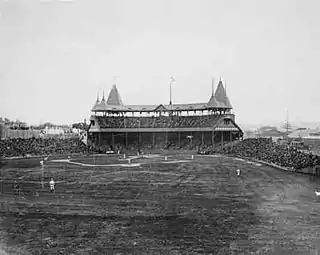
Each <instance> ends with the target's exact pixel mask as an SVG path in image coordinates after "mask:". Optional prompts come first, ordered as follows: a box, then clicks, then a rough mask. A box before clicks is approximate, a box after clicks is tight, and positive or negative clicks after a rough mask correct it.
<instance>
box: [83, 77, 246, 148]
mask: <svg viewBox="0 0 320 255" xmlns="http://www.w3.org/2000/svg"><path fill="white" fill-rule="evenodd" d="M242 137H243V131H242V130H241V128H240V127H239V126H238V125H237V124H236V122H235V114H234V113H233V112H232V105H231V103H230V100H229V98H228V96H227V93H226V90H225V88H224V86H223V83H222V81H221V80H220V81H219V84H218V86H217V89H216V91H215V93H214V91H212V95H211V97H210V98H209V100H208V101H207V102H202V103H192V104H172V103H171V100H170V103H169V104H159V105H125V104H124V103H123V101H122V100H121V96H120V94H119V91H118V89H117V87H116V86H115V85H113V87H112V89H111V91H110V93H109V96H108V98H107V100H105V97H104V95H103V97H102V99H101V100H100V99H99V97H97V101H96V103H95V104H94V106H93V108H92V116H91V119H90V127H89V135H88V141H89V143H90V144H91V145H92V146H94V147H98V148H104V149H107V150H108V149H111V150H113V151H116V150H121V149H123V148H130V147H134V148H138V150H142V149H151V148H175V149H181V148H188V149H191V148H197V147H198V148H199V146H212V145H217V144H224V143H227V142H231V141H235V140H239V139H241V138H242Z"/></svg>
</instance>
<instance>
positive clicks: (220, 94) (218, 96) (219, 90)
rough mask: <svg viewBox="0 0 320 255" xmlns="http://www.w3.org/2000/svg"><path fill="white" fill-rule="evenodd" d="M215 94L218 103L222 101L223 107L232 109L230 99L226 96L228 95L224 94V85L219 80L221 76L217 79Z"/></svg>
mask: <svg viewBox="0 0 320 255" xmlns="http://www.w3.org/2000/svg"><path fill="white" fill-rule="evenodd" d="M215 96H216V99H217V100H218V101H219V102H220V103H222V104H223V105H224V107H225V108H230V109H232V105H231V103H230V100H229V98H228V96H227V94H226V91H225V89H224V87H223V83H222V81H221V78H220V81H219V84H218V87H217V90H216V93H215Z"/></svg>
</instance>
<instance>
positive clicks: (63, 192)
mask: <svg viewBox="0 0 320 255" xmlns="http://www.w3.org/2000/svg"><path fill="white" fill-rule="evenodd" d="M120 159H121V157H120V156H97V157H96V158H95V159H94V162H95V163H96V164H98V163H99V164H101V165H102V164H117V163H119V164H123V163H126V162H124V161H123V160H120ZM71 160H72V161H74V162H82V163H88V164H92V163H93V158H92V157H84V156H82V157H80V156H79V158H72V159H71ZM171 160H187V162H183V163H168V162H165V163H164V162H163V157H162V158H150V159H138V160H136V162H138V163H143V164H141V165H140V166H137V167H130V166H128V167H120V166H99V167H98V166H96V167H91V166H79V165H72V164H67V163H60V162H49V163H48V164H47V165H46V167H45V171H44V176H45V180H46V187H45V189H41V185H40V180H41V178H40V177H41V168H40V166H39V165H38V160H37V159H29V160H20V161H19V160H16V161H14V162H10V163H9V164H7V165H6V166H4V167H3V169H2V173H3V179H4V183H5V185H4V187H3V190H4V194H3V195H2V197H1V203H2V204H1V229H2V239H3V244H4V246H5V247H6V248H7V250H10V251H12V254H15V253H14V252H15V251H16V252H17V251H18V250H20V251H23V253H22V254H28V253H30V254H41V252H42V254H130V253H131V254H133V253H134V254H201V253H205V254H231V253H232V252H234V253H235V254H280V253H281V254H310V252H312V250H315V248H316V243H317V241H319V240H320V238H319V233H318V232H317V229H320V222H319V221H318V220H317V219H319V206H318V204H319V203H317V201H315V200H314V198H313V197H312V190H311V187H316V185H317V184H318V183H317V181H313V182H310V180H308V178H307V177H305V176H300V175H292V174H291V175H290V174H289V173H286V172H281V171H278V170H275V169H272V168H269V167H264V166H260V167H259V166H256V165H253V164H250V163H248V162H242V161H236V160H233V159H229V158H223V157H221V158H217V157H209V156H208V157H206V156H196V157H195V159H194V160H191V159H190V155H188V156H183V155H175V156H172V157H169V158H168V161H169V162H170V161H171ZM97 162H98V163H97ZM237 167H240V168H241V169H242V173H243V176H242V177H240V178H238V177H237V176H236V174H235V170H236V168H237ZM19 177H20V178H21V188H22V196H23V198H22V199H19V200H18V199H14V197H13V194H12V192H13V190H12V186H11V184H10V183H9V182H10V181H11V180H12V179H16V178H19ZM50 177H53V178H54V179H55V181H56V182H57V183H56V193H55V194H54V195H52V194H50V193H49V192H48V184H47V183H48V181H49V178H50ZM310 190H311V191H310ZM317 238H318V239H317ZM41 240H42V241H41ZM319 243H320V242H319ZM10 254H11V253H10ZM311 254H312V253H311Z"/></svg>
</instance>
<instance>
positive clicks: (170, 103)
mask: <svg viewBox="0 0 320 255" xmlns="http://www.w3.org/2000/svg"><path fill="white" fill-rule="evenodd" d="M171 84H172V79H170V102H169V105H172V101H171V93H172V92H171Z"/></svg>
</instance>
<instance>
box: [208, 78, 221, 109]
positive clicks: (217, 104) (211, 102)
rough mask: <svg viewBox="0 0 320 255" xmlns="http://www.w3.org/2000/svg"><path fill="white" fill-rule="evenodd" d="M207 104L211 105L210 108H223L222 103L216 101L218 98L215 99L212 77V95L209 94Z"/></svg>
mask: <svg viewBox="0 0 320 255" xmlns="http://www.w3.org/2000/svg"><path fill="white" fill-rule="evenodd" d="M207 105H208V107H212V108H224V105H223V104H221V103H220V102H218V100H217V99H216V96H215V94H214V80H213V78H212V95H211V97H210V99H209V102H208V104H207Z"/></svg>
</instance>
